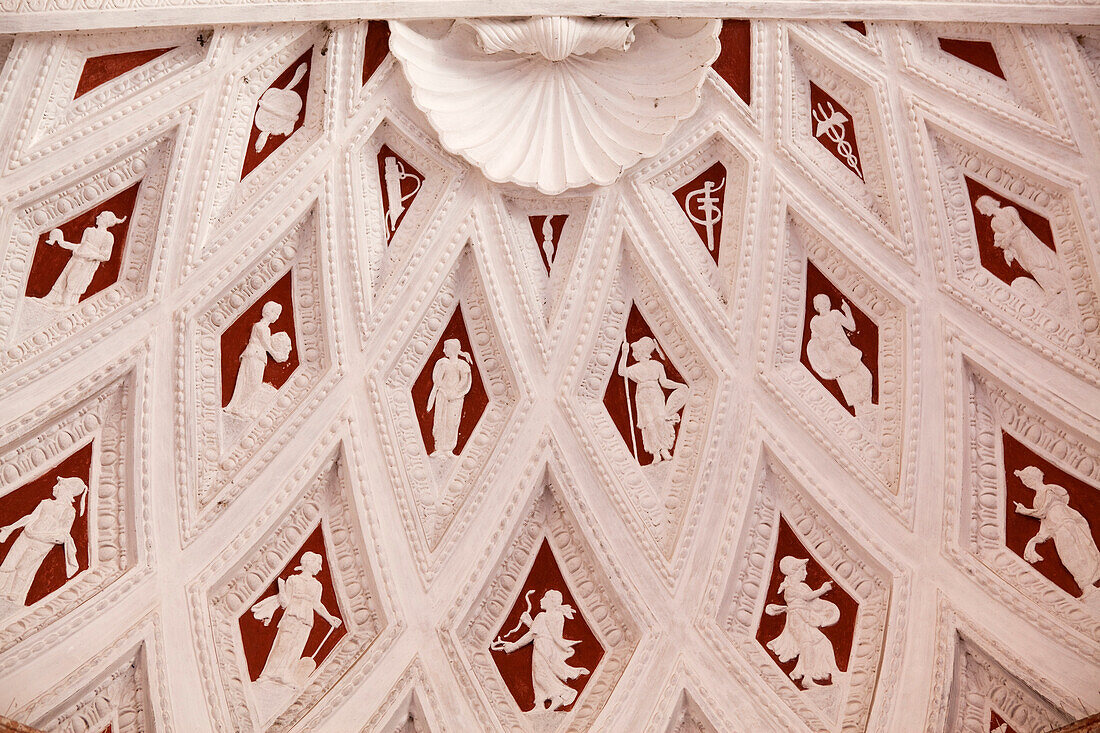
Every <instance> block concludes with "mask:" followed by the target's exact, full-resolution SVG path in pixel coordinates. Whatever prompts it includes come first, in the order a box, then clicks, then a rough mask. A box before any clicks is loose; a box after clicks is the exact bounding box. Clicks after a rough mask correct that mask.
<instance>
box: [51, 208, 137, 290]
mask: <svg viewBox="0 0 1100 733" xmlns="http://www.w3.org/2000/svg"><path fill="white" fill-rule="evenodd" d="M125 221H126V217H125V216H124V217H122V218H121V219H120V218H119V217H117V216H115V214H114V212H112V211H101V212H99V214H98V215H97V216H96V218H95V226H94V227H85V228H84V233H83V234H81V235H80V241H79V242H67V241H65V236H64V234H62V232H61V230H60V229H52V230H50V234H49V236H48V237H47V238H46V244H49V245H52V246H57V247H61V248H63V249H67V250H69V251H70V252H72V256H71V257H69V261H68V262H66V263H65V269H63V270H62V271H61V274H60V275H59V276H58V278H57V280H55V281H54V284H53V287H52V288H50V292H49V293H47V294H46V296H45V297H44V298H42V302H43V303H44V304H45V305H49V306H53V307H55V308H71V307H73V306H74V305H76V304H77V303H79V302H80V299H81V298H82V297H84V293H85V292H87V290H88V286H89V285H91V284H92V278H94V277H95V273H96V270H98V269H99V266H100V264H102V263H104V262H106V261H107V260H109V259H111V253H112V252H113V251H114V248H115V235H114V234H111V232H110V228H111V227H113V226H115V225H117V224H122V223H123V222H125Z"/></svg>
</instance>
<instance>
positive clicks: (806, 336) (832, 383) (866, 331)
mask: <svg viewBox="0 0 1100 733" xmlns="http://www.w3.org/2000/svg"><path fill="white" fill-rule="evenodd" d="M820 293H824V294H825V295H828V296H829V300H830V301H831V302H832V309H833V310H840V301H841V300H842V299H843V300H846V301H848V305H849V306H851V308H852V319H853V320H854V321H855V322H856V330H855V331H847V332H846V333H847V334H848V340H849V341H851V342H852V345H853V346H855V347H856V348H857V349H859V350H860V351H862V352H863V365H864V366H865V367H867V369H868V370H869V371H870V372H871V402H872V403H874V404H876V405H877V404H878V326H876V325H875V322H874V321H872V320H871V319H870V318H868V317H867V315H866V314H865V313H864V312H863V311H861V310H860V309H859V306H857V305H856V304H855V303H854V302H853V301H852V299H851V298H849V297H848V296H846V295H844V294H843V293H842V292H840V289H839V288H837V287H836V286H835V285H833V284H832V282H830V281H829V278H827V277H825V274H824V273H823V272H821V270H819V269H817V266H816V265H815V264H814V263H813V262H812V261H811V260H809V259H807V260H806V310H805V314H804V317H803V321H802V352H801V357H800V361H801V362H802V365H803V366H805V367H806V369H808V370H809V371H810V374H812V375H814V379H816V380H817V381H819V382H821V384H822V386H824V387H825V389H827V390H829V393H830V394H831V395H832V396H833V397H836V401H837V402H839V403H840V404H841V406H842V407H844V408H845V409H847V410H848V412H850V413H852V414H853V415H855V414H856V411H855V408H854V407H848V405H846V404H845V402H844V393H843V392H841V391H840V385H839V384H838V383H837V381H836V380H835V379H822V378H821V377H820V376H819V375H818V373H817V372H816V371H814V369H813V367H811V366H810V357H809V356H807V355H806V345H807V344H808V343H810V319H812V318H813V317H814V316H815V315H817V311H816V310H814V296H815V295H818V294H820Z"/></svg>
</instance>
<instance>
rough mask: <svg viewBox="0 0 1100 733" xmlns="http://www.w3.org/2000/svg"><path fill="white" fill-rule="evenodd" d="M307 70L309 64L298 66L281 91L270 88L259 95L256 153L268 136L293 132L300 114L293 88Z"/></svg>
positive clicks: (300, 107)
mask: <svg viewBox="0 0 1100 733" xmlns="http://www.w3.org/2000/svg"><path fill="white" fill-rule="evenodd" d="M308 68H309V64H306V63H301V64H298V68H297V69H295V70H294V76H293V77H291V79H290V83H289V84H287V85H286V86H285V87H283V88H281V89H280V88H279V87H271V88H270V89H268V90H267V91H266V92H264V93H263V94H262V95H260V102H259V104H258V105H257V106H256V129H257V130H259V131H260V134H259V135H258V136H257V137H256V145H255V148H256V152H257V153H258V152H260V151H261V150H263V147H264V145H266V144H267V138H268V137H269V136H271V135H289V134H290V133H292V132H294V125H295V124H297V122H298V115H300V114H301V113H302V97H301V96H300V95H299V94H298V92H296V91H294V87H296V86H297V85H298V82H300V81H301V80H302V77H303V76H305V75H306V69H308Z"/></svg>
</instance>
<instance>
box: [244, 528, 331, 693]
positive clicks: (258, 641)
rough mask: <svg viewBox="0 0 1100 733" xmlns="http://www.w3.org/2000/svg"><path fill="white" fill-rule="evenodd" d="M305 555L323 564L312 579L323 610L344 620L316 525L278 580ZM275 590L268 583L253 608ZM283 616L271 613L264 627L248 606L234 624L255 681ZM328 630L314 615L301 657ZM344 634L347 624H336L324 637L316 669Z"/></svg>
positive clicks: (274, 582)
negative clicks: (310, 554) (317, 586)
mask: <svg viewBox="0 0 1100 733" xmlns="http://www.w3.org/2000/svg"><path fill="white" fill-rule="evenodd" d="M307 552H316V553H317V554H318V555H320V556H321V558H322V560H323V565H322V566H321V572H319V573H317V575H315V576H314V577H315V578H317V580H318V582H320V583H321V602H322V603H324V604H325V608H327V609H328V612H329V613H331V614H332V615H333V616H336V617H337V618H339V619H340V620H341V621H345V619H344V614H343V612H342V611H341V609H340V604H339V603H337V601H336V591H335V590H334V589H333V586H332V573H331V570H330V564H329V557H328V551H327V550H326V549H325V535H324V530H323V529H322V526H321V525H317V529H315V530H313V533H312V534H310V536H309V537H308V538H307V539H306V541H305V543H304V544H303V545H302V546H301V548H299V550H298V552H297V553H295V554H294V557H292V558H291V559H290V561H289V562H287V564H286V565H284V566H283V569H282V570H281V571H280V572H279V576H278V577H280V578H282V579H283V580H286V579H287V578H289V577H290V576H291V575H294V574H295V572H294V568H296V567H298V563H300V562H301V561H302V555H303V554H305V553H307ZM278 591H279V581H278V580H272V581H271V584H270V585H269V586H267V589H266V590H265V591H264V592H263V593H262V594H260V595H259V596H258V597H257V598H256V600H255V601H253V602H252V604H253V605H255V604H256V603H258V602H259V601H262V600H263V599H265V598H267V597H268V596H270V595H274V594H275V593H278ZM282 617H283V609H282V608H280V609H278V610H277V611H275V614H274V615H273V616H272V617H271V623H270V624H268V625H267V626H264V624H263V621H260V620H259V619H257V618H256V617H255V616H253V615H252V611H251V606H249V608H247V609H245V612H244V613H243V614H241V617H240V619H239V621H238V625H239V626H240V629H241V642H242V643H243V644H244V656H245V660H246V661H247V662H248V676H249V678H250V679H251V680H252V681H253V682H255V681H256V679H257V678H258V677H259V676H260V672H262V671H263V670H264V663H265V662H266V661H267V655H268V652H270V651H271V646H272V644H274V643H275V634H276V633H278V631H279V619H281V618H282ZM329 628H331V627H330V626H329V625H328V621H326V620H324V619H323V618H321V617H320V616H319V615H317V614H316V613H314V614H313V630H312V631H310V632H309V640H308V641H307V642H306V647H305V650H304V651H303V652H302V654H303V657H308V656H312V655H313V652H314V651H315V650H316V649H317V645H318V644H320V643H321V639H324V638H325V635H326V634H328V632H329ZM347 633H348V625H347V623H346V622H345V623H342V624H340V628H338V629H334V630H333V632H332V635H331V636H329V637H328V641H326V642H325V645H324V646H323V647H321V651H320V652H318V653H317V656H315V657H314V659H315V660H316V661H317V666H318V667H319V666H321V662H323V661H325V657H327V656H328V655H329V654H330V653H331V652H332V650H333V649H335V648H336V645H337V643H339V641H340V639H342V638H344V636H345V635H346V634H347Z"/></svg>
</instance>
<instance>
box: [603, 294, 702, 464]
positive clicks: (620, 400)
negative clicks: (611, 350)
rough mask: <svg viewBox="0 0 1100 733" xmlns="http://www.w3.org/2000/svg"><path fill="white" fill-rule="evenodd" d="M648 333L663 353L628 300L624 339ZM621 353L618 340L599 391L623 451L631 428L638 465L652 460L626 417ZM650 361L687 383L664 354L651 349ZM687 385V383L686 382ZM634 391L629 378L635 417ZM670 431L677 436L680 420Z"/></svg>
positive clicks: (631, 358)
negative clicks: (607, 378)
mask: <svg viewBox="0 0 1100 733" xmlns="http://www.w3.org/2000/svg"><path fill="white" fill-rule="evenodd" d="M644 336H648V337H650V338H651V339H653V340H654V341H657V344H658V347H659V348H660V349H661V353H665V350H664V346H663V345H661V342H660V341H659V340H658V339H657V337H656V336H655V335H654V333H653V329H651V328H650V327H649V324H648V323H646V320H645V318H644V317H642V314H641V312H640V311H639V310H638V306H637V305H634V304H633V303H631V305H630V315H629V316H627V320H626V342H627V343H634V342H635V341H637V340H638V339H640V338H642V337H644ZM628 353H629V354H630V356H629V357H628V358H627V362H626V363H627V365H628V366H629V365H631V364H635V363H636V362H635V361H634V354H633V352H629V351H628ZM621 355H622V344H621V343H620V345H619V349H618V350H617V351H616V352H615V354H614V367H613V368H612V371H611V381H609V382H608V383H607V389H606V390H604V393H603V404H604V407H606V408H607V412H608V413H609V414H610V415H611V420H612V421H613V422H614V423H615V427H616V428H618V429H619V434H620V435H622V436H623V441H624V442H625V443H626V448H627V450H631V441H630V431H631V430H633V431H634V439H635V441H637V445H638V464H639V465H641V466H648V465H649V464H650V463H652V462H653V457H652V456H651V455H649V453H647V452H646V451H645V449H644V448H643V447H642V431H641V430H639V429H638V426H637V424H636V423H634V422H632V421H631V420H630V416H629V414H628V413H627V405H626V389H625V385H624V384H623V378H622V377H621V376H619V372H618V365H619V359H620V357H621ZM653 359H654V361H660V362H661V363H662V364H663V365H664V367H665V376H666V377H668V378H669V379H672V380H674V381H677V382H680V383H681V384H687V381H686V380H685V379H684V378H683V377H682V376H680V372H678V371H677V370H676V367H675V366H674V365H673V364H672V362H671V361H670V360H669V359H668V357H667V356H666V357H665V358H663V359H662V358H660V357H659V356H658V355H657V352H653ZM688 386H690V385H688ZM637 391H638V385H637V383H636V382H634V381H633V380H631V381H630V407H631V409H632V410H634V417H635V420H636V419H637V416H638V413H637V409H636V408H635V406H636V405H637V404H638V403H637V401H636V398H635V396H636V392H637ZM662 391H663V392H664V393H665V399H666V400H667V399H668V396H669V395H670V394H672V390H669V389H662ZM680 416H681V417H683V410H681V411H680ZM673 430H674V431H675V433H676V439H677V440H679V438H680V423H676V424H675V425H674V426H673ZM675 445H676V444H675V443H673V446H674V450H673V457H675V455H676V454H675Z"/></svg>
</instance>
